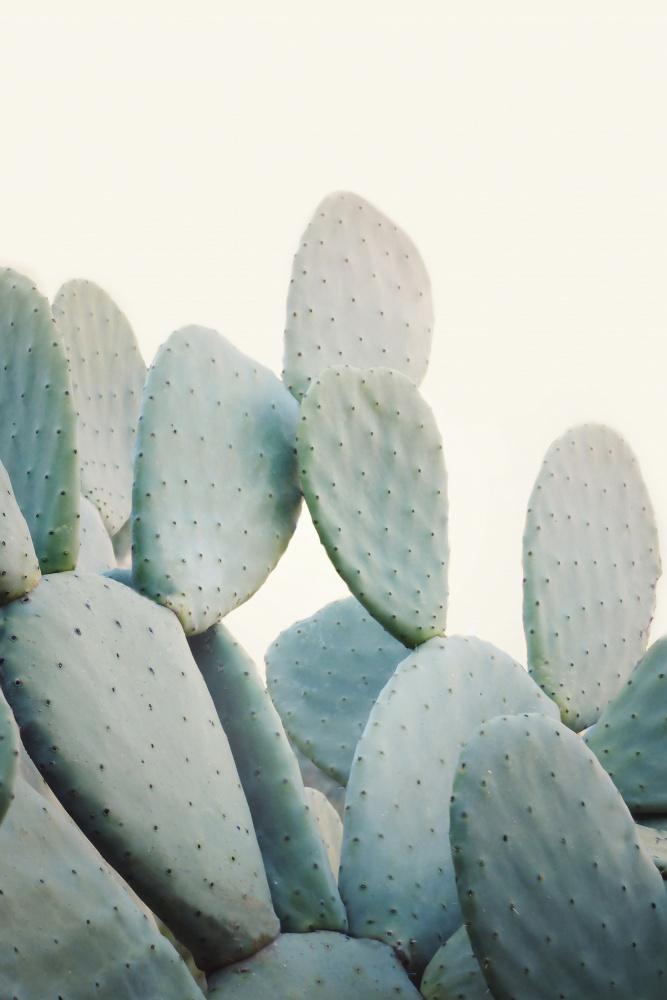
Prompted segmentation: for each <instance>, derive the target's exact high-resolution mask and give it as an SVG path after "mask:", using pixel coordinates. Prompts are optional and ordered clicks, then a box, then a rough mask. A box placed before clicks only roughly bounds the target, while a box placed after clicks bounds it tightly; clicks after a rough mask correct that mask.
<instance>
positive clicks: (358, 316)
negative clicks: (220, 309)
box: [283, 192, 433, 400]
mask: <svg viewBox="0 0 667 1000" xmlns="http://www.w3.org/2000/svg"><path fill="white" fill-rule="evenodd" d="M432 337H433V302H432V299H431V284H430V281H429V278H428V274H427V273H426V268H425V267H424V263H423V261H422V259H421V257H420V255H419V251H418V250H417V248H416V247H415V245H414V244H413V242H412V240H410V238H409V237H408V236H406V234H405V233H404V232H403V231H402V230H401V229H399V228H398V226H396V225H395V224H394V223H393V222H392V221H391V220H390V219H388V218H387V217H386V216H385V215H382V213H381V212H378V210H377V209H376V208H374V207H373V206H372V205H369V203H368V202H367V201H364V199H363V198H360V197H359V195H356V194H351V193H349V192H337V193H335V194H331V195H329V197H327V198H325V199H324V201H323V202H322V203H321V204H320V205H319V206H318V208H317V211H316V212H315V214H314V216H313V218H312V221H311V222H310V224H309V225H308V228H307V229H306V232H305V233H304V234H303V237H302V239H301V244H300V246H299V249H298V251H297V253H296V255H295V257H294V266H293V268H292V280H291V282H290V288H289V294H288V296H287V321H286V327H285V357H284V362H283V365H284V372H283V379H284V381H285V384H286V385H288V386H289V388H290V390H291V392H293V393H294V395H295V396H296V398H297V399H299V400H300V399H301V397H302V396H303V395H304V394H305V392H306V391H307V389H308V386H309V385H310V383H311V382H312V381H313V380H314V379H315V378H316V377H317V376H318V375H319V374H320V373H321V372H322V371H323V370H324V369H325V368H328V367H332V366H334V365H341V364H350V365H355V366H356V367H357V368H370V367H372V366H374V365H382V366H383V367H385V368H395V369H397V370H398V371H402V372H404V373H405V374H406V375H408V376H409V377H410V378H411V379H412V381H413V382H415V383H416V384H417V385H419V383H420V382H421V380H422V379H423V377H424V375H425V373H426V368H427V366H428V360H429V353H430V350H431V340H432Z"/></svg>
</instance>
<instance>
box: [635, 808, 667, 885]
mask: <svg viewBox="0 0 667 1000" xmlns="http://www.w3.org/2000/svg"><path fill="white" fill-rule="evenodd" d="M642 821H643V822H642V823H637V833H638V834H639V839H640V840H641V842H642V844H643V845H644V847H645V848H646V850H647V851H648V853H649V854H650V855H651V857H652V858H653V864H654V865H655V867H656V868H657V869H658V871H659V872H660V874H661V875H662V877H663V879H664V878H667V817H665V816H659V817H658V818H657V819H656V818H655V817H651V819H650V820H649V823H650V825H647V826H645V825H644V823H645V822H646V820H644V817H642Z"/></svg>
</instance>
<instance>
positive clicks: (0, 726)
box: [0, 694, 19, 823]
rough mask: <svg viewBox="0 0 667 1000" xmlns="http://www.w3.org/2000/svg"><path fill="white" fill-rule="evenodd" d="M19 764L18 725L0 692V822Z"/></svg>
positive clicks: (4, 812)
mask: <svg viewBox="0 0 667 1000" xmlns="http://www.w3.org/2000/svg"><path fill="white" fill-rule="evenodd" d="M18 766H19V727H18V726H17V725H16V720H15V719H14V714H13V712H12V710H11V708H10V707H9V704H8V703H7V701H6V699H5V697H4V696H3V695H2V694H0V823H2V821H3V819H4V817H5V815H6V813H7V810H8V809H9V806H10V804H11V801H12V798H13V796H14V782H15V781H16V775H17V773H18Z"/></svg>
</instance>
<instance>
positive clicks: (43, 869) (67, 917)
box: [0, 777, 202, 1000]
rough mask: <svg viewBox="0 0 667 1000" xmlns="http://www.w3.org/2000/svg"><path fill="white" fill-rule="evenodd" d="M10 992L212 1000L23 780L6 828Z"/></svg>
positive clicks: (1, 962) (3, 949) (1, 973)
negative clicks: (206, 996)
mask: <svg viewBox="0 0 667 1000" xmlns="http://www.w3.org/2000/svg"><path fill="white" fill-rule="evenodd" d="M0 996H2V997H7V998H14V997H16V998H17V1000H37V998H39V1000H42V998H44V1000H45V998H51V997H53V998H58V997H62V998H63V1000H64V998H67V1000H90V998H92V997H100V1000H102V998H103V997H104V998H106V997H109V998H112V997H114V998H115V997H127V998H128V1000H145V998H147V997H160V998H162V1000H202V993H201V991H200V990H199V989H198V987H197V986H196V984H195V983H194V981H193V979H192V977H191V976H190V974H189V972H188V971H187V969H186V968H185V965H184V964H183V961H182V959H181V958H180V957H179V956H178V955H177V953H176V952H175V951H174V949H173V948H172V946H171V945H170V944H169V943H168V941H166V940H165V939H164V938H163V937H162V935H161V934H160V932H159V931H158V929H157V927H156V926H155V924H154V923H153V922H152V921H150V920H149V919H148V918H147V917H146V916H145V915H144V914H143V913H141V912H140V911H139V910H138V909H137V907H136V906H135V905H134V903H133V901H132V900H131V898H130V896H129V895H128V893H127V892H126V891H125V890H124V889H123V888H122V887H121V886H120V884H119V882H118V880H117V877H116V875H115V873H114V872H113V871H112V870H110V869H109V868H107V866H106V865H105V864H104V863H102V862H101V859H100V856H99V855H98V853H97V851H95V850H94V849H93V847H92V845H91V844H90V843H89V841H87V840H86V838H85V837H84V836H83V834H82V833H81V831H80V830H79V829H78V827H77V826H76V825H75V824H74V823H73V822H72V820H70V819H69V817H68V816H67V815H66V814H64V813H63V812H62V811H61V810H60V808H59V807H58V806H57V805H55V806H54V805H53V804H52V803H51V802H50V801H49V799H48V798H45V797H44V796H43V795H40V794H39V792H38V791H36V790H35V789H34V788H33V787H31V785H30V784H29V783H28V782H27V781H25V780H24V779H23V778H21V777H18V778H17V781H16V798H15V800H14V802H13V804H12V808H11V810H10V812H9V814H8V815H7V818H6V820H5V822H4V823H3V824H2V826H1V827H0Z"/></svg>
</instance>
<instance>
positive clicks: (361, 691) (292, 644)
mask: <svg viewBox="0 0 667 1000" xmlns="http://www.w3.org/2000/svg"><path fill="white" fill-rule="evenodd" d="M404 658H405V646H404V645H403V643H401V642H399V641H398V639H394V637H393V636H391V635H389V633H388V632H386V631H385V630H384V629H383V628H382V626H381V625H379V624H378V622H376V621H375V619H374V618H372V617H371V616H370V615H369V614H368V612H367V611H366V610H365V608H363V607H362V605H361V604H359V602H358V601H357V600H355V598H354V597H347V598H344V599H343V600H342V601H333V602H332V603H331V604H327V605H326V607H324V608H322V609H321V610H320V611H317V612H316V613H315V614H314V615H311V617H310V618H307V619H305V620H304V621H300V622H297V623H296V624H295V625H292V626H291V628H288V629H286V630H285V631H284V632H281V634H280V635H279V636H278V638H277V639H276V640H275V642H273V643H271V645H270V647H269V649H268V650H267V652H266V682H267V688H268V691H269V694H270V695H271V698H272V700H273V703H274V704H275V706H276V708H277V709H278V712H279V713H280V717H281V719H282V721H283V725H284V726H285V730H286V731H287V734H288V736H289V737H290V739H291V740H292V741H293V742H294V743H295V744H296V745H297V746H298V748H299V749H300V750H301V752H302V753H304V754H306V756H308V757H309V758H310V759H311V760H312V761H313V762H314V763H315V764H317V766H318V767H320V768H322V770H323V771H325V772H326V773H327V774H330V775H331V776H332V777H333V778H335V780H336V781H339V782H340V783H341V784H343V785H345V784H347V779H348V776H349V774H350V765H351V764H352V759H353V756H354V748H355V747H356V745H357V741H358V740H359V737H360V736H361V734H362V733H363V731H364V726H365V725H366V720H367V719H368V714H369V712H370V710H371V708H372V707H373V705H374V703H375V699H376V698H377V696H378V695H379V693H380V691H381V690H382V688H383V687H384V686H385V684H386V683H387V681H388V680H389V678H390V677H391V675H392V674H393V672H394V670H395V669H396V667H397V666H398V664H399V663H400V662H401V660H403V659H404Z"/></svg>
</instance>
